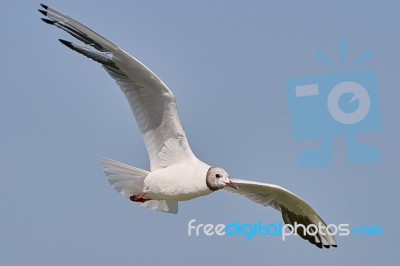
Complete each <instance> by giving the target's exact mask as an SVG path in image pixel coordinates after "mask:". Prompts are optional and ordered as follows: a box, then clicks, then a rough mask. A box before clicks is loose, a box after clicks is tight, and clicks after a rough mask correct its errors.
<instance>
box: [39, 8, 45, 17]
mask: <svg viewBox="0 0 400 266" xmlns="http://www.w3.org/2000/svg"><path fill="white" fill-rule="evenodd" d="M38 11H39V12H40V13H42V14H43V15H45V16H47V11H44V10H41V9H38Z"/></svg>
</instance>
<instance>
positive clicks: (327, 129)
mask: <svg viewBox="0 0 400 266" xmlns="http://www.w3.org/2000/svg"><path fill="white" fill-rule="evenodd" d="M287 93H288V98H289V109H290V118H291V126H292V133H293V137H294V139H295V140H299V141H300V140H320V141H321V147H320V149H319V150H308V151H304V152H303V153H302V154H301V155H300V158H299V163H300V166H301V167H305V168H318V167H330V166H332V156H333V154H332V142H333V138H334V137H338V136H345V137H346V140H347V154H346V155H347V161H348V162H350V163H374V162H378V161H379V160H380V157H381V156H380V152H379V150H378V149H376V148H375V147H371V146H367V145H361V144H359V143H357V137H358V135H360V134H362V133H366V132H373V131H378V130H380V129H381V126H382V123H381V116H380V112H379V103H378V93H377V86H376V75H375V72H374V71H372V70H363V71H354V72H346V73H335V74H329V75H321V76H314V77H305V78H296V79H290V80H288V81H287Z"/></svg>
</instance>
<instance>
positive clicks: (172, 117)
mask: <svg viewBox="0 0 400 266" xmlns="http://www.w3.org/2000/svg"><path fill="white" fill-rule="evenodd" d="M41 6H42V7H43V10H39V11H40V12H41V13H42V14H44V15H45V16H47V18H42V20H43V21H44V22H46V23H48V24H50V25H54V26H56V27H58V28H60V29H62V30H64V31H66V32H68V33H69V34H71V35H72V36H73V37H75V38H76V39H78V40H80V41H82V42H83V43H84V44H86V45H85V46H81V45H77V44H75V43H71V42H68V41H65V40H60V41H61V43H63V44H64V45H66V46H67V47H69V48H71V49H72V50H74V51H76V52H78V53H80V54H83V55H85V56H87V57H89V58H91V59H93V60H94V61H96V62H99V63H100V64H102V66H103V68H104V69H105V70H106V71H107V72H108V73H109V74H110V76H111V77H112V78H113V79H114V80H115V81H116V82H117V84H118V85H119V87H120V88H121V90H122V91H123V92H124V94H125V96H126V98H127V99H128V101H129V104H130V106H131V109H132V111H133V114H134V116H135V118H136V121H137V123H138V125H139V128H140V131H141V133H142V135H143V138H144V142H145V145H146V148H147V151H148V153H149V159H150V167H151V170H152V171H153V170H155V169H159V168H163V167H166V166H168V165H171V164H176V163H179V162H181V161H183V160H186V159H191V158H193V157H194V155H193V153H192V151H191V149H190V146H189V143H188V141H187V139H186V135H185V132H184V130H183V128H182V125H181V121H180V119H179V115H178V111H177V108H176V102H175V99H174V96H173V94H172V92H171V91H170V90H169V89H168V87H167V86H166V85H165V84H164V83H163V82H162V81H161V80H160V79H159V78H158V77H157V76H156V75H155V74H154V73H153V72H151V70H150V69H148V68H147V67H146V66H145V65H143V64H142V63H141V62H139V60H137V59H135V58H134V57H132V56H131V55H129V54H128V53H126V52H125V51H123V50H122V49H120V48H119V47H118V46H116V45H115V44H113V43H111V42H110V41H108V40H106V39H105V38H103V37H102V36H100V35H99V34H97V33H95V32H94V31H92V30H91V29H89V28H87V27H86V26H84V25H82V24H81V23H79V22H77V21H76V20H74V19H72V18H70V17H68V16H66V15H64V14H62V13H60V12H58V11H56V10H54V9H52V8H49V7H48V6H46V5H41ZM93 48H94V49H93Z"/></svg>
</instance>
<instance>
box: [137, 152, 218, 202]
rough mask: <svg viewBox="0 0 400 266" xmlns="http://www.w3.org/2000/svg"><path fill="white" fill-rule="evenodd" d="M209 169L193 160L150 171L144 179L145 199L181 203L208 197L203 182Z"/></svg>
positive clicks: (208, 192)
mask: <svg viewBox="0 0 400 266" xmlns="http://www.w3.org/2000/svg"><path fill="white" fill-rule="evenodd" d="M209 168H210V166H209V165H207V164H205V163H203V162H202V161H200V160H199V159H197V158H194V159H191V160H188V161H185V162H183V163H180V164H175V165H172V166H168V167H166V168H161V169H158V170H155V171H152V172H150V173H149V174H148V175H147V176H146V178H145V179H144V188H143V192H144V193H145V195H146V196H145V198H146V197H147V198H150V199H154V200H175V201H183V200H191V199H193V198H196V197H199V196H204V195H208V194H210V193H211V192H212V191H211V190H210V189H209V188H208V187H207V185H206V182H205V176H206V174H207V171H208V169H209ZM171 184H173V185H171Z"/></svg>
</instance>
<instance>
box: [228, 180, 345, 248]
mask: <svg viewBox="0 0 400 266" xmlns="http://www.w3.org/2000/svg"><path fill="white" fill-rule="evenodd" d="M231 181H232V182H234V183H235V184H236V185H237V186H238V187H239V189H233V188H230V187H226V188H225V189H224V190H226V191H229V192H232V193H235V194H239V195H242V196H244V197H246V198H248V199H249V200H252V201H254V202H256V203H259V204H261V205H264V206H267V207H272V208H274V209H276V210H278V211H280V212H281V213H282V218H283V221H284V222H285V223H286V224H291V225H293V226H295V224H297V225H299V224H301V225H304V227H305V228H307V227H308V226H309V225H312V224H313V225H315V226H317V227H319V228H320V229H319V230H318V231H315V232H314V231H312V230H313V229H312V228H315V226H311V227H309V228H310V230H309V232H310V233H311V234H309V233H307V230H306V231H304V230H303V228H302V227H300V226H299V227H298V230H297V234H298V235H300V236H301V237H302V238H304V239H305V240H308V241H309V242H310V243H312V244H314V245H316V246H317V247H319V248H322V247H325V248H329V247H331V246H332V247H336V246H337V245H336V240H335V237H334V236H333V235H331V234H330V232H329V230H328V229H327V228H326V224H325V222H324V221H323V220H322V219H321V217H319V215H318V214H317V213H316V212H315V211H314V209H313V208H311V206H310V205H308V204H307V203H306V202H305V201H304V200H302V199H301V198H300V197H298V196H296V195H295V194H293V193H292V192H290V191H288V190H286V189H284V188H283V187H280V186H276V185H272V184H266V183H260V182H253V181H247V180H241V179H231Z"/></svg>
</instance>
